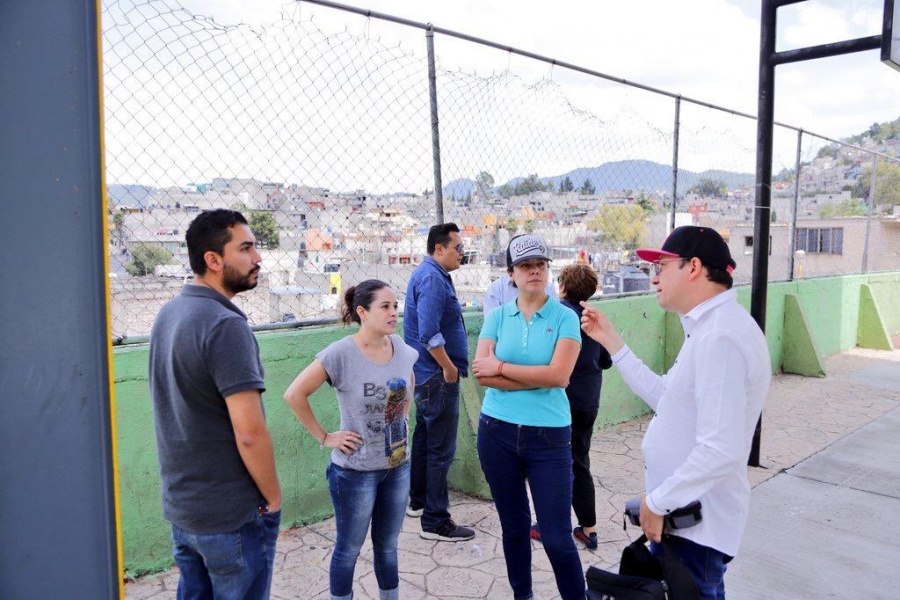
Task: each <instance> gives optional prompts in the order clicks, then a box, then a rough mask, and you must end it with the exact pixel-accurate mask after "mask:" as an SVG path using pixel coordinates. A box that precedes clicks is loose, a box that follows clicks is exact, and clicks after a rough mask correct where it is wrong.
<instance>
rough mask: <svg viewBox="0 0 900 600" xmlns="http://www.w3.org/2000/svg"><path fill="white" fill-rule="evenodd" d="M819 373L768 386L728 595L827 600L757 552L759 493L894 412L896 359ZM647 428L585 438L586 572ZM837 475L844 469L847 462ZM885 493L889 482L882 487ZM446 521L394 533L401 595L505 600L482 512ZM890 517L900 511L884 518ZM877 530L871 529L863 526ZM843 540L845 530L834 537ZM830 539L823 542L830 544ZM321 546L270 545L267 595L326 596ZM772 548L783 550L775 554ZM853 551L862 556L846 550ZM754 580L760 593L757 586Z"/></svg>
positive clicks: (597, 555) (361, 586)
mask: <svg viewBox="0 0 900 600" xmlns="http://www.w3.org/2000/svg"><path fill="white" fill-rule="evenodd" d="M826 372H827V373H828V377H827V378H824V379H816V378H806V377H800V376H795V375H779V376H776V377H775V378H774V379H773V383H772V389H771V392H770V394H769V398H768V401H767V403H766V405H765V408H764V411H763V430H762V448H761V463H762V467H760V468H751V469H750V481H751V484H752V485H753V486H754V488H755V489H754V492H753V500H752V501H751V517H750V524H749V526H748V535H747V539H745V542H744V545H743V546H742V550H741V552H740V553H739V555H738V558H737V559H736V560H735V562H734V563H733V566H732V568H731V569H729V572H728V575H727V576H726V588H727V589H728V590H729V597H733V598H738V599H742V598H762V597H766V598H773V597H784V598H803V597H826V596H829V595H830V594H828V593H824V594H823V593H819V592H813V591H811V590H812V589H813V588H811V587H810V584H809V582H808V581H807V582H805V583H802V582H803V580H802V578H797V577H792V576H791V574H792V568H791V564H790V563H786V561H794V560H796V557H795V556H794V555H792V554H791V553H790V546H791V542H790V539H789V538H788V539H787V543H786V544H785V545H782V546H776V547H774V548H767V541H766V540H767V537H766V536H767V535H770V534H771V532H768V533H765V531H764V530H765V524H766V523H771V524H773V525H774V526H775V527H776V528H777V527H779V526H780V525H779V524H784V527H786V528H787V527H789V525H788V522H789V519H790V517H791V515H790V514H785V513H783V511H782V509H783V506H784V504H783V502H782V503H781V504H779V503H778V502H774V501H772V500H771V499H770V498H769V497H768V496H766V495H767V494H769V490H770V489H775V487H774V484H776V483H778V484H780V483H781V482H782V481H784V480H786V479H788V478H789V477H790V476H789V475H788V474H787V473H784V474H783V472H784V471H786V470H788V469H791V468H792V467H794V466H795V465H798V463H801V461H804V460H805V459H807V458H808V457H810V456H812V455H814V454H816V453H818V452H820V451H821V450H823V449H825V448H828V447H829V446H831V445H832V444H835V443H836V442H838V441H839V440H841V438H844V437H845V436H847V435H848V434H850V433H851V432H854V431H856V430H858V429H860V428H861V427H863V426H864V425H866V424H868V423H870V422H872V421H873V420H875V419H877V418H878V417H880V416H882V415H884V414H885V413H887V412H889V411H891V410H892V409H895V408H897V407H898V406H900V350H894V351H892V352H884V351H873V350H864V349H854V350H851V351H849V352H847V353H844V354H839V355H835V356H832V357H830V358H828V359H827V360H826ZM891 373H896V374H898V375H896V376H894V377H897V378H898V379H897V385H896V386H895V385H892V384H891V381H892V380H891V375H890V374H891ZM886 381H887V383H885V382H886ZM894 414H895V415H898V416H900V411H894ZM648 421H649V418H648V417H644V418H641V419H637V420H635V421H631V422H628V423H623V424H620V425H617V426H614V427H611V428H607V429H602V430H600V431H598V432H597V433H596V434H595V436H594V441H593V448H592V450H591V467H592V471H593V472H594V474H595V480H596V483H597V517H598V537H599V539H600V547H599V548H598V549H597V550H596V551H593V552H591V551H588V550H585V549H583V548H582V547H581V545H580V544H576V545H578V546H579V552H580V554H581V558H582V562H583V563H584V565H585V568H586V567H587V566H588V565H597V566H600V567H602V568H606V569H615V568H616V566H617V564H618V560H619V555H620V554H621V551H622V548H623V547H624V546H625V545H626V544H627V542H628V540H630V539H633V538H635V537H637V535H638V534H639V530H638V529H637V528H634V527H629V529H628V531H624V530H623V526H622V507H623V506H624V504H625V501H626V500H627V499H628V498H631V497H634V496H636V495H637V494H639V493H640V492H641V491H643V476H642V470H643V460H642V457H641V450H640V445H641V438H642V436H643V434H644V431H645V428H646V426H647V423H648ZM880 422H881V420H879V423H880ZM890 424H896V426H895V427H894V429H893V430H892V431H891V432H890V435H892V436H893V437H892V438H891V439H893V440H896V438H897V433H898V428H900V418H897V419H895V420H894V421H891V422H890V423H889V424H888V425H890ZM854 439H856V438H855V437H854ZM841 441H842V442H843V440H841ZM835 447H836V448H838V447H839V444H835ZM896 448H897V445H896V442H894V443H893V450H892V452H893V453H894V454H897V450H896ZM845 467H847V466H846V465H845ZM847 468H849V470H850V471H851V472H852V471H853V469H852V465H851V466H849V467H847ZM866 473H872V474H873V475H872V477H879V476H880V475H879V472H878V471H875V470H873V469H872V468H868V469H867V470H864V471H863V472H862V478H863V479H864V480H865V479H866V478H867V476H866ZM779 474H781V475H779ZM776 475H778V477H775V476H776ZM773 477H775V480H774V481H773V482H772V484H767V485H766V486H761V487H757V486H759V484H761V483H763V482H766V481H767V480H769V479H770V478H773ZM857 483H858V482H857ZM819 485H821V484H819ZM857 487H858V486H857ZM896 487H897V486H896V482H894V488H896ZM785 493H786V494H804V493H806V494H810V495H812V494H819V493H820V492H819V490H816V489H812V490H804V489H797V486H793V487H790V486H789V487H788V488H786V492H785ZM764 496H765V497H764ZM816 497H818V496H816ZM757 498H760V500H759V504H760V509H755V508H754V507H755V505H756V504H757V502H758V501H757ZM895 498H896V494H895ZM760 511H762V512H760ZM451 512H452V514H453V517H454V519H455V520H456V521H457V522H458V523H460V524H464V525H467V526H471V527H473V528H474V529H475V530H476V536H475V538H474V539H472V540H470V541H468V542H458V543H446V542H433V541H427V540H423V539H421V538H420V537H419V536H418V531H419V527H418V520H416V519H411V518H407V519H406V522H405V523H404V526H403V532H402V533H401V536H400V555H399V561H400V569H401V575H400V577H401V584H400V586H401V593H400V595H401V598H404V599H407V598H408V599H411V600H418V599H438V598H440V599H447V600H453V599H461V598H509V597H511V590H510V588H509V585H508V584H507V581H506V569H505V565H504V562H503V551H502V545H501V543H500V524H499V521H498V519H497V516H496V513H495V511H494V509H493V505H492V504H490V503H489V502H486V501H484V500H481V499H478V498H473V497H469V496H466V495H463V494H459V493H454V494H453V495H452V497H451ZM845 512H846V511H845ZM897 512H900V511H895V513H897ZM860 516H862V515H860ZM573 518H574V517H573ZM877 524H878V523H877V522H876V523H875V525H876V526H877ZM802 526H803V524H799V525H792V526H790V527H794V528H797V527H802ZM761 531H763V533H762V534H761V533H760V532H761ZM844 531H850V529H849V528H845V529H844ZM896 531H897V528H896V527H895V528H893V530H892V535H893V536H896ZM847 535H848V536H849V535H850V534H849V533H848V534H847ZM838 537H840V536H838ZM834 539H835V538H834V536H833V535H832V538H831V542H832V543H833V542H834ZM807 541H808V540H807ZM333 543H334V523H333V521H332V520H327V521H324V522H322V523H318V524H315V525H311V526H309V527H302V528H297V529H291V530H288V531H285V532H282V534H281V536H280V537H279V540H278V548H277V557H276V568H275V575H274V580H273V584H272V596H273V598H277V599H288V598H304V599H305V598H328V597H329V596H328V563H329V559H330V553H331V548H332V546H333ZM532 544H533V549H534V554H533V571H534V582H535V585H534V592H535V597H536V598H539V599H541V600H543V599H550V598H558V594H557V593H556V585H555V582H554V581H553V574H552V571H551V569H550V565H549V562H548V560H547V557H546V554H545V553H544V552H543V548H542V547H541V545H540V543H537V542H532ZM748 546H749V548H748ZM784 546H787V550H785V547H784ZM815 548H816V546H815V545H814V542H813V543H807V545H806V546H805V547H804V548H802V550H804V551H805V552H806V553H807V555H812V556H813V557H814V556H815V554H814V553H812V554H810V551H811V550H814V549H815ZM855 548H856V549H864V548H865V547H864V546H858V545H857V546H856V547H855ZM841 556H842V555H841ZM841 556H838V557H837V558H836V560H835V561H834V563H835V564H824V565H821V566H822V568H824V569H826V570H827V571H830V572H831V573H832V575H833V576H836V577H837V578H840V577H841V575H840V573H842V570H841V569H843V568H844V567H846V568H847V569H853V570H852V571H851V572H852V573H853V575H854V576H861V577H864V576H865V575H866V574H867V571H866V567H865V564H863V566H860V565H858V564H845V562H846V560H849V559H845V558H841ZM841 560H845V562H841ZM778 561H781V562H780V563H779V562H778ZM773 562H774V563H776V566H777V567H778V568H777V569H775V571H776V572H778V573H780V574H781V577H769V576H767V573H771V571H772V569H773ZM808 562H809V561H808ZM857 562H862V563H866V557H865V556H860V557H858V561H857ZM895 562H896V561H895ZM879 564H880V563H879ZM876 566H877V565H876ZM835 574H837V575H835ZM356 579H357V584H356V585H355V586H354V587H355V594H356V598H359V599H368V598H378V586H377V584H376V581H375V575H374V571H373V567H372V550H371V544H370V543H368V544H367V545H366V546H365V547H364V548H363V551H362V554H361V555H360V558H359V561H358V563H357V568H356ZM844 579H849V577H844ZM762 580H764V581H763V583H765V584H766V585H768V586H769V587H765V586H763V587H760V581H762ZM177 581H178V575H177V571H176V570H173V572H170V573H166V574H162V575H156V576H148V577H144V578H141V579H139V580H136V581H130V582H128V583H127V585H126V591H125V593H126V597H127V598H134V599H142V598H154V599H168V598H175V589H176V585H177ZM798 582H799V583H798ZM801 584H802V586H803V587H802V589H800V586H801ZM792 585H793V586H794V587H791V586H792ZM764 589H765V590H766V591H765V592H764V591H763V590H764ZM877 596H878V594H875V596H872V595H871V594H869V595H863V596H860V595H850V596H844V597H877ZM885 597H886V596H885Z"/></svg>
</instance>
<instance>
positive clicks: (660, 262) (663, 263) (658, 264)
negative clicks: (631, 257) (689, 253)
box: [653, 258, 688, 275]
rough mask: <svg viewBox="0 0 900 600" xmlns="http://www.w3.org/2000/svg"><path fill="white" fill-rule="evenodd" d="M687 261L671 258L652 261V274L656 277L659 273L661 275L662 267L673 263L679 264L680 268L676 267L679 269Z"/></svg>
mask: <svg viewBox="0 0 900 600" xmlns="http://www.w3.org/2000/svg"><path fill="white" fill-rule="evenodd" d="M687 261H688V259H687V258H672V259H670V260H657V261H654V263H653V272H654V273H655V274H656V275H659V274H660V273H662V270H663V267H665V266H666V265H667V264H669V263H673V262H680V263H681V266H679V267H678V268H679V269H680V268H681V267H683V266H684V263H686V262H687Z"/></svg>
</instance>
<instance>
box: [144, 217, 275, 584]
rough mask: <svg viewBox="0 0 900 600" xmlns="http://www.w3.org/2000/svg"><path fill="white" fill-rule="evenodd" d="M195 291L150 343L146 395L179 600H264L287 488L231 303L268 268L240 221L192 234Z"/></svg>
mask: <svg viewBox="0 0 900 600" xmlns="http://www.w3.org/2000/svg"><path fill="white" fill-rule="evenodd" d="M186 240H187V247H188V255H189V258H190V262H191V270H192V271H193V272H194V281H193V284H189V285H186V286H184V289H183V290H182V291H181V293H180V294H179V295H178V296H176V297H175V298H174V299H172V300H171V301H170V302H168V303H167V304H166V305H165V306H164V307H163V308H162V310H160V312H159V315H158V316H157V318H156V322H155V323H154V324H153V330H152V332H151V334H150V393H151V396H152V399H153V413H154V417H155V422H156V443H157V451H158V454H159V465H160V477H161V480H162V481H161V482H162V505H163V517H164V518H165V519H166V520H168V521H169V522H170V523H171V524H172V544H173V550H172V554H173V556H174V557H175V563H176V564H177V565H178V568H179V570H180V571H181V577H180V579H179V582H178V597H179V598H217V599H219V598H229V599H230V598H235V599H237V598H251V599H257V598H268V597H269V588H270V586H271V581H272V565H273V561H274V556H275V541H276V538H277V536H278V526H279V524H280V521H281V487H280V485H279V483H278V476H277V474H276V472H275V456H274V452H273V449H272V438H271V436H270V435H269V431H268V428H267V427H266V422H265V414H264V412H263V404H262V395H261V394H262V392H263V391H264V390H265V385H264V383H263V367H262V363H261V361H260V358H259V346H258V345H257V343H256V338H255V337H254V335H253V332H252V331H251V330H250V327H249V325H248V324H247V317H246V315H244V313H243V312H241V310H240V309H239V308H238V307H237V306H235V305H234V304H233V303H232V302H231V299H232V298H234V296H235V295H236V294H238V293H240V292H243V291H246V290H250V289H253V288H254V287H256V284H257V281H258V278H259V269H260V267H259V264H260V262H261V258H260V255H259V252H258V251H257V250H256V238H255V237H254V235H253V232H252V231H251V230H250V227H249V225H248V224H247V220H246V219H245V218H244V216H243V215H242V214H241V213H239V212H237V211H233V210H225V209H219V210H213V211H206V212H203V213H201V214H200V215H199V216H198V217H197V218H196V219H194V221H193V222H192V223H191V225H190V226H189V227H188V230H187V235H186Z"/></svg>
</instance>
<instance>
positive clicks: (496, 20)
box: [104, 0, 900, 193]
mask: <svg viewBox="0 0 900 600" xmlns="http://www.w3.org/2000/svg"><path fill="white" fill-rule="evenodd" d="M109 2H110V3H111V4H112V0H109ZM359 2H360V3H359V4H357V5H356V6H358V7H359V8H362V9H368V10H372V11H376V12H383V13H387V14H391V15H394V16H397V17H401V18H404V19H408V20H412V21H416V22H422V23H429V22H430V23H433V24H434V25H435V26H438V27H442V28H445V29H450V30H454V31H458V32H460V33H465V34H468V35H472V36H476V37H480V38H485V39H489V40H491V41H493V42H496V43H498V44H502V45H504V46H512V47H516V48H518V49H521V50H525V51H529V52H533V53H536V54H540V55H543V56H547V57H550V58H553V59H556V60H558V61H562V62H568V63H572V64H576V65H579V66H582V67H585V68H588V69H592V70H595V71H599V72H602V73H605V74H607V75H609V76H612V77H616V78H621V79H626V80H628V81H631V82H635V83H639V84H642V85H645V86H650V87H653V88H657V89H661V90H664V91H667V92H669V93H672V94H680V95H682V96H684V97H688V98H692V99H695V100H699V101H702V102H707V103H711V104H715V105H718V106H722V107H725V108H728V109H732V110H736V111H740V112H743V113H747V114H756V111H757V95H758V91H757V73H758V59H759V57H758V47H759V38H760V31H759V14H758V13H759V2H758V0H757V1H754V0H679V1H677V2H674V1H672V0H629V1H627V2H623V1H621V0H590V1H588V0H552V1H545V2H535V1H533V0H491V1H489V2H484V1H479V2H475V1H471V0H453V1H448V0H443V1H441V2H438V1H435V0H359ZM132 5H135V6H137V8H136V9H135V10H134V11H131V10H130V9H129V6H132ZM179 5H180V6H181V7H183V9H184V10H177V9H176V8H175V7H178V6H179ZM160 9H162V10H161V11H160ZM882 9H883V0H808V1H807V2H804V3H801V4H796V5H791V6H788V7H785V8H782V9H780V10H779V28H778V34H777V40H778V49H779V50H787V49H793V48H798V47H804V46H808V45H817V44H822V43H826V42H834V41H841V40H846V39H851V38H857V37H865V36H870V35H875V34H878V33H880V28H881V21H882V14H881V11H882ZM167 11H171V14H166V12H167ZM185 11H187V12H185ZM191 15H196V16H203V17H205V19H200V20H194V19H193V17H192V16H191ZM144 17H147V21H146V25H142V24H141V22H140V19H142V18H144ZM104 18H105V22H104V30H105V32H106V33H105V45H106V47H105V49H104V56H105V62H107V66H106V72H105V74H104V84H105V85H106V86H107V90H108V91H107V98H106V106H107V111H108V116H107V147H108V148H109V154H108V156H109V159H108V166H109V179H110V181H112V182H122V183H126V182H141V183H153V184H155V185H170V184H177V185H185V184H186V183H187V182H192V181H196V182H202V181H210V180H211V179H212V178H213V177H219V176H224V177H228V176H231V177H254V178H261V179H266V180H270V181H272V180H274V181H285V182H298V181H299V182H302V183H305V184H307V185H317V186H323V187H330V188H331V189H338V190H354V189H366V190H368V191H373V192H376V193H386V192H393V191H399V190H403V189H405V190H417V191H421V190H423V189H425V188H427V187H428V185H429V182H431V183H433V180H432V172H431V166H430V164H428V163H430V161H428V160H422V159H423V157H425V156H428V155H429V154H430V137H429V136H430V126H429V123H428V112H427V111H428V97H427V94H424V93H422V91H421V85H420V82H421V81H422V79H421V77H422V73H421V69H422V65H423V64H424V62H423V58H424V56H425V55H426V46H425V35H424V33H423V31H421V30H420V29H415V28H411V27H404V26H401V25H397V24H393V23H389V22H386V21H383V20H379V19H374V18H372V19H368V18H365V17H363V16H360V15H355V14H352V13H348V12H345V11H340V10H336V9H334V8H329V7H323V6H318V5H314V4H310V3H308V2H300V3H297V2H286V1H285V0H254V1H253V2H247V1H246V0H117V4H115V5H114V8H113V9H112V10H107V11H106V12H105V14H104ZM211 21H212V22H214V24H215V25H213V26H211ZM310 21H311V23H312V25H309V26H307V25H304V26H303V27H300V28H295V27H290V26H288V25H289V24H290V23H288V22H291V23H307V24H308V23H310ZM151 23H152V26H151V25H150V24H151ZM113 24H115V26H114V27H113ZM218 25H221V26H227V27H225V29H223V35H217V34H216V26H218ZM310 27H314V28H317V29H318V30H320V31H321V32H322V33H323V34H325V35H326V36H331V35H333V36H334V37H333V38H329V40H333V41H327V42H326V43H325V45H324V46H323V43H322V40H323V39H325V38H323V37H322V36H321V35H318V36H308V32H309V31H310ZM111 28H112V29H114V30H115V31H114V32H113V34H112V35H110V29H111ZM178 32H180V34H179V33H178ZM304 32H307V33H304ZM343 32H346V33H347V34H349V35H350V36H355V37H352V38H348V37H347V35H345V34H343ZM178 35H181V36H182V37H181V38H179V37H178ZM307 38H309V39H307ZM313 40H318V41H317V42H314V41H313ZM359 40H362V41H359ZM366 40H371V41H375V42H377V43H375V44H368V43H367V41H366ZM117 42H124V44H123V43H117ZM313 43H317V44H318V45H317V46H310V45H309V44H313ZM141 44H143V45H141ZM328 46H331V48H330V49H329V48H328ZM435 47H436V55H437V57H438V61H439V67H440V68H441V69H442V72H443V73H451V75H444V76H442V77H441V78H440V79H439V83H440V85H441V86H442V88H441V89H439V90H438V96H439V102H444V104H441V134H442V151H446V153H445V155H446V158H447V159H446V160H445V161H444V162H443V164H442V171H443V172H444V183H445V184H446V183H447V182H448V181H451V180H453V179H456V178H465V177H467V178H474V177H475V174H476V173H478V172H479V171H480V170H482V169H485V168H487V169H489V170H490V171H491V172H492V173H493V174H494V175H495V178H496V180H497V184H498V185H499V184H500V183H501V182H503V181H507V180H509V179H510V178H513V177H518V176H524V175H526V174H527V173H531V172H535V171H537V172H539V174H540V175H541V176H544V175H556V174H562V173H566V172H568V171H569V170H571V169H573V168H575V167H582V166H598V165H600V164H603V163H604V162H609V161H613V160H624V159H634V158H644V159H648V160H653V161H656V162H659V163H662V164H668V162H669V161H670V160H671V158H672V149H671V148H672V143H671V142H672V137H671V136H672V133H671V132H672V128H673V116H674V110H673V107H674V101H673V100H672V99H671V98H667V97H665V96H659V95H655V94H649V93H646V92H643V91H640V90H636V89H634V88H626V87H624V86H621V85H619V84H612V83H609V82H606V81H604V80H598V79H597V78H594V77H589V76H585V75H583V74H579V73H575V72H572V71H570V70H568V69H565V68H562V67H560V66H555V67H554V66H551V65H549V64H547V63H545V62H540V61H536V60H533V59H529V58H525V57H520V56H515V55H512V54H510V53H508V52H504V51H501V50H495V49H492V48H486V47H484V46H481V45H477V44H473V43H469V42H463V41H460V40H456V39H454V38H452V37H448V36H444V35H440V34H438V35H436V36H435ZM386 49H388V50H386ZM410 56H411V57H413V58H411V59H408V58H406V57H410ZM384 61H388V62H384ZM345 62H346V69H345V65H344V63H345ZM111 64H112V65H113V66H112V67H111V66H110V65H111ZM384 65H387V67H388V68H387V69H386V70H381V71H379V70H378V69H379V68H380V67H381V66H384ZM395 68H396V70H394V69H395ZM470 74H471V75H470ZM508 74H511V75H512V76H513V77H514V79H513V80H511V81H507V80H503V81H501V82H500V83H498V78H499V79H502V78H503V77H504V76H506V75H508ZM391 77H393V79H390V80H389V78H391ZM454 86H455V87H454ZM469 90H471V93H469ZM897 98H900V72H898V71H895V70H893V69H891V68H889V67H888V66H886V65H884V64H882V63H881V62H880V57H879V53H878V52H876V51H869V52H864V53H858V54H855V55H850V56H844V57H837V58H830V59H822V60H818V61H812V62H807V63H799V64H792V65H784V66H781V67H778V69H777V71H776V92H775V118H776V120H777V121H779V122H782V123H786V124H789V125H793V126H796V127H800V128H803V129H804V130H806V131H811V132H815V133H818V134H821V135H824V136H827V137H831V138H836V139H838V138H843V137H847V136H850V135H854V134H857V133H859V132H861V131H864V130H865V129H867V128H868V127H869V126H870V125H871V124H872V123H874V122H884V121H891V120H894V119H896V118H897V117H898V116H900V102H898V101H897ZM451 102H457V103H459V102H468V104H463V105H459V104H457V105H456V106H453V105H449V106H448V103H451ZM373 116H374V117H375V118H373ZM379 116H381V117H382V118H381V119H380V120H379V119H378V118H377V117H379ZM681 131H682V137H681V141H680V146H681V154H680V162H679V165H680V166H681V167H682V168H687V169H692V170H705V169H708V168H716V169H723V170H729V171H740V172H753V170H754V168H755V149H754V144H755V124H754V122H752V121H750V120H747V119H741V118H740V117H735V116H733V115H730V114H728V113H725V112H718V111H710V110H708V109H705V108H701V107H698V106H696V105H692V104H691V103H687V102H683V103H682V109H681ZM807 139H808V140H809V138H807ZM444 140H446V143H445V142H444ZM809 141H811V140H809ZM454 142H455V143H456V145H455V146H453V144H454ZM795 148H796V134H794V133H793V132H790V131H787V130H780V131H777V132H776V140H775V153H776V155H775V162H774V166H773V168H774V171H775V172H778V171H779V170H780V169H781V168H784V167H792V166H793V162H794V152H795ZM816 149H817V148H816V147H815V145H814V144H813V145H811V144H810V143H807V144H806V147H805V155H804V158H805V159H808V158H810V157H811V156H813V155H814V153H815V151H816Z"/></svg>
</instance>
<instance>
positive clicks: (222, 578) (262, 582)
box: [172, 511, 281, 600]
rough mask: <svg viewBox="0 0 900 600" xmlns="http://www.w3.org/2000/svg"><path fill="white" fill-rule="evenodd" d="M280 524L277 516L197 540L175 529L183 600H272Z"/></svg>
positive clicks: (174, 545)
mask: <svg viewBox="0 0 900 600" xmlns="http://www.w3.org/2000/svg"><path fill="white" fill-rule="evenodd" d="M280 523H281V511H276V512H271V513H266V514H264V515H262V516H260V515H255V516H254V517H253V520H252V521H250V522H248V523H245V524H244V525H242V526H241V528H240V529H238V530H237V531H232V532H230V533H213V534H197V533H190V532H188V531H185V530H184V529H181V528H180V527H178V526H176V525H172V556H174V557H175V564H176V565H178V569H179V570H180V571H181V576H180V578H179V579H178V600H187V599H193V598H196V599H198V600H199V599H201V598H204V599H206V598H216V599H217V600H219V599H223V600H231V599H234V600H240V599H242V598H248V599H257V598H259V599H266V598H268V597H269V588H270V587H271V585H272V566H273V564H274V561H275V541H276V540H277V538H278V526H279V524H280Z"/></svg>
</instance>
